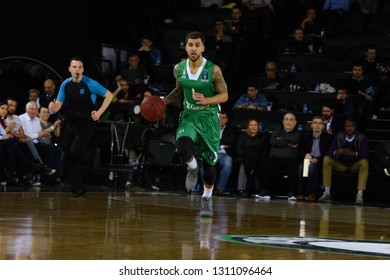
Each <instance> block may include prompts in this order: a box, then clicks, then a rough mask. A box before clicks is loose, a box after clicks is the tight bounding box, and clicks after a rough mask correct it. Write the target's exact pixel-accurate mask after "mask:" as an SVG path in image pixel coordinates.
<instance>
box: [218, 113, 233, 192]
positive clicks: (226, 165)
mask: <svg viewBox="0 0 390 280" xmlns="http://www.w3.org/2000/svg"><path fill="white" fill-rule="evenodd" d="M219 122H220V124H221V134H220V135H221V136H220V149H219V152H218V161H217V166H218V167H219V169H218V179H217V182H216V194H217V195H224V194H227V188H226V187H227V182H228V180H229V177H230V173H231V172H232V169H233V157H234V150H235V144H236V140H237V135H238V133H237V132H238V131H237V129H236V128H235V127H232V126H231V125H230V123H229V115H228V113H227V112H226V111H221V112H219Z"/></svg>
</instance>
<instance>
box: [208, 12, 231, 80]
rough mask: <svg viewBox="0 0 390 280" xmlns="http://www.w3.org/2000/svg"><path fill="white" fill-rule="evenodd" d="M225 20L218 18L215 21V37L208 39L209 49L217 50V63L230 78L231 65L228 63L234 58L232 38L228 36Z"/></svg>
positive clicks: (215, 58)
mask: <svg viewBox="0 0 390 280" xmlns="http://www.w3.org/2000/svg"><path fill="white" fill-rule="evenodd" d="M225 28H226V25H225V20H224V19H222V18H217V19H215V20H214V35H213V36H212V37H213V38H210V39H207V41H206V42H208V43H207V47H209V48H210V49H215V50H216V53H215V57H214V60H215V63H216V64H217V65H218V66H219V67H220V68H221V70H222V71H224V72H225V76H229V71H230V67H231V65H229V63H228V61H231V60H232V57H233V45H232V37H230V36H229V35H227V34H226V29H225Z"/></svg>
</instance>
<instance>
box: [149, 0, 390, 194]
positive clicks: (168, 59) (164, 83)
mask: <svg viewBox="0 0 390 280" xmlns="http://www.w3.org/2000/svg"><path fill="white" fill-rule="evenodd" d="M273 3H274V7H275V9H276V12H275V18H274V21H275V24H281V23H286V24H287V25H288V24H289V25H290V26H282V27H281V26H275V30H277V31H278V30H290V28H291V25H292V22H287V20H291V18H290V19H284V18H281V15H286V13H285V12H284V13H283V12H280V11H279V13H277V12H278V11H277V9H280V8H282V7H283V5H284V1H273ZM383 5H385V4H383ZM216 18H224V19H225V20H227V24H229V19H230V10H229V9H219V10H214V11H213V12H210V11H209V10H207V9H199V10H197V11H188V10H186V11H184V12H181V13H179V15H178V16H177V21H175V23H174V24H171V25H168V26H162V27H159V28H158V30H157V32H156V34H158V39H159V40H158V41H159V47H161V49H162V51H163V65H159V66H154V67H152V69H151V79H150V82H151V84H152V85H155V86H157V87H159V86H161V87H166V88H169V87H173V86H174V84H175V80H174V78H173V73H172V70H173V66H174V65H175V64H176V63H178V62H179V60H180V58H182V57H183V56H184V57H185V51H184V49H183V45H182V44H181V43H182V42H183V41H184V39H185V36H186V34H187V33H188V32H189V31H193V30H199V31H202V32H203V33H204V34H206V35H209V34H212V32H213V30H212V23H213V21H214V20H215V19H216ZM353 24H354V21H353V18H352V17H350V18H349V19H348V21H346V22H345V24H344V25H342V26H340V30H341V29H342V30H349V29H350V28H351V27H352V28H353V26H354V25H353ZM355 24H357V22H355ZM359 28H360V29H359ZM358 30H360V31H359V32H360V33H359V32H357V31H358ZM355 31H356V32H350V36H348V37H347V36H345V35H338V36H329V34H325V36H324V37H319V38H316V39H317V40H319V41H320V42H321V44H322V46H323V53H322V54H314V55H297V54H285V53H280V52H279V53H278V52H277V50H279V48H278V47H279V46H278V43H279V42H282V40H283V39H284V38H280V37H278V36H277V35H278V34H276V35H275V38H273V39H275V40H274V44H275V45H276V46H275V48H274V51H275V52H274V53H265V54H260V55H261V61H258V60H256V59H258V57H256V59H253V60H251V61H246V62H245V63H247V65H246V66H247V67H246V68H245V69H242V71H237V72H239V73H240V75H242V76H240V77H239V78H237V79H235V80H234V83H238V84H228V86H229V96H230V99H232V98H233V99H236V98H238V96H239V95H241V94H242V92H241V93H238V91H237V89H245V88H246V83H247V82H248V81H249V80H253V79H255V80H257V81H258V82H259V81H260V80H261V78H260V75H261V74H262V71H263V69H262V67H263V65H264V62H265V61H267V60H269V59H272V60H275V61H276V62H277V64H278V71H279V73H280V74H281V75H282V76H284V77H285V78H286V81H287V82H288V83H289V84H295V85H301V86H302V89H301V90H297V91H289V90H280V91H276V90H262V93H263V94H265V95H266V97H267V99H268V100H269V101H271V102H272V103H273V107H272V111H265V112H264V111H261V112H259V111H252V110H234V111H232V112H231V113H232V115H231V120H232V122H233V124H234V125H236V126H238V127H240V128H243V127H244V126H245V124H246V121H247V120H248V119H249V118H256V119H258V120H259V121H260V122H262V124H263V127H264V129H266V130H272V129H273V128H274V127H275V125H276V124H278V123H280V122H281V120H282V116H283V114H284V113H285V112H286V111H293V112H294V113H295V114H296V115H297V119H298V123H299V125H300V128H301V129H303V130H305V129H310V127H309V126H308V124H309V122H310V120H311V118H312V117H313V116H314V115H318V114H321V112H320V106H321V104H322V103H323V102H324V101H325V100H335V94H334V93H319V92H315V91H314V89H315V87H316V85H317V84H320V83H327V84H330V85H331V86H333V87H336V85H337V82H338V81H340V80H344V79H346V78H348V77H350V75H351V74H350V73H348V72H350V71H351V63H352V62H354V61H356V60H357V59H361V58H363V57H364V50H365V46H366V45H367V44H368V43H374V44H375V45H376V47H377V52H378V58H379V59H380V60H381V61H384V62H386V63H388V64H390V37H389V35H390V20H389V17H388V16H386V14H385V15H383V14H379V15H378V16H377V17H375V19H373V20H372V21H371V22H370V24H368V25H367V26H360V25H359V26H356V30H355ZM281 34H282V35H283V32H281ZM247 43H249V44H250V43H251V42H247ZM268 43H269V42H268ZM264 49H267V48H264ZM204 56H205V57H206V58H209V59H212V58H213V57H214V56H215V50H210V49H207V48H206V51H205V53H204ZM293 63H294V64H295V65H296V67H297V71H296V72H291V71H290V70H291V65H292V64H293ZM248 64H249V65H248ZM248 69H249V70H248ZM252 69H257V70H255V71H251V70H252ZM247 70H248V71H251V72H250V73H247ZM241 77H243V78H241ZM234 101H235V100H234ZM234 101H233V104H234ZM229 102H231V100H229ZM303 104H307V105H308V107H309V112H308V113H302V106H303ZM377 117H378V118H377V119H373V120H371V121H370V124H369V128H368V129H367V136H368V138H369V144H370V149H371V151H374V150H375V147H376V145H377V144H378V143H381V142H384V141H390V113H389V112H378V114H377ZM370 182H372V181H370ZM375 187H376V186H369V187H368V189H372V188H375ZM370 192H371V194H373V193H374V195H373V197H375V191H372V190H371V191H370ZM378 193H379V192H378ZM373 199H374V198H373Z"/></svg>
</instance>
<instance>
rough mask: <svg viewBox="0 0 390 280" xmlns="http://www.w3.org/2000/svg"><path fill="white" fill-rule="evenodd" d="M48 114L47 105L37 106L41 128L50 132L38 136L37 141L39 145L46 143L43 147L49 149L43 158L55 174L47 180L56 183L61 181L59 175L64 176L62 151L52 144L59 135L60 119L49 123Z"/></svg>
mask: <svg viewBox="0 0 390 280" xmlns="http://www.w3.org/2000/svg"><path fill="white" fill-rule="evenodd" d="M49 116H50V112H49V109H48V108H47V107H41V108H39V120H40V123H41V129H42V130H48V131H50V134H49V135H48V136H46V137H38V143H39V144H41V145H46V146H45V147H46V148H47V149H48V150H49V152H48V153H47V158H45V161H46V162H47V165H48V166H50V167H52V168H54V169H56V170H57V172H56V174H55V176H53V177H52V178H49V180H48V182H49V183H50V184H58V183H60V182H61V177H63V176H64V173H63V159H64V152H63V150H62V149H61V148H60V147H59V146H56V145H54V139H55V138H58V137H60V134H61V120H56V121H55V122H54V123H51V122H50V121H49ZM53 128H54V129H53Z"/></svg>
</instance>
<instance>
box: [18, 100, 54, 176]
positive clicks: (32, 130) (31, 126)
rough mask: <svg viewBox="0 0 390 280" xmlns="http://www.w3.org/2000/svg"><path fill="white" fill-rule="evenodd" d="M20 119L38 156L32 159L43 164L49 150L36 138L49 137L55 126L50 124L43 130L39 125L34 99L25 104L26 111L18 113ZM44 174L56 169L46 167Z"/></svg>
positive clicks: (48, 154) (51, 173)
mask: <svg viewBox="0 0 390 280" xmlns="http://www.w3.org/2000/svg"><path fill="white" fill-rule="evenodd" d="M20 121H21V123H22V126H23V131H24V133H25V134H26V135H27V136H28V137H29V138H31V139H32V141H33V142H34V146H35V147H36V149H37V150H38V153H39V156H38V157H35V158H34V159H35V160H36V161H37V162H39V163H41V164H44V160H45V159H46V158H50V153H51V150H50V149H49V148H48V147H47V146H46V145H40V144H39V141H38V138H40V137H49V136H50V133H51V132H52V131H54V130H55V127H53V126H51V127H49V128H48V129H45V130H43V129H42V127H41V122H40V120H39V117H38V105H37V104H36V103H35V102H34V101H30V102H28V103H27V104H26V113H24V114H22V115H20ZM45 167H46V169H47V172H46V175H47V176H50V175H53V174H54V173H55V172H56V170H55V169H53V168H49V167H47V165H46V164H45Z"/></svg>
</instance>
